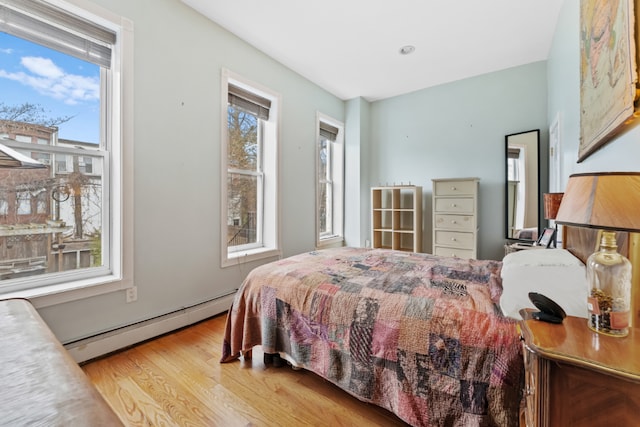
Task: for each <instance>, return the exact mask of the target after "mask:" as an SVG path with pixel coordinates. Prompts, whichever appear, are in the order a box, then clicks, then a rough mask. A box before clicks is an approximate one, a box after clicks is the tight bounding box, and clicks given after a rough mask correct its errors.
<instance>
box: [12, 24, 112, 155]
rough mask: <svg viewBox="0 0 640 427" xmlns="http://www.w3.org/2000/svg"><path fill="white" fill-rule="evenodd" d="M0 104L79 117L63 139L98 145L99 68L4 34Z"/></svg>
mask: <svg viewBox="0 0 640 427" xmlns="http://www.w3.org/2000/svg"><path fill="white" fill-rule="evenodd" d="M0 102H2V103H4V104H5V105H8V106H16V105H21V104H23V103H25V102H29V103H32V104H38V105H40V106H41V107H43V108H44V109H45V111H46V114H47V116H48V117H60V116H74V117H73V118H72V119H71V120H69V121H68V122H66V123H63V124H61V125H60V126H59V132H58V137H59V138H63V139H72V140H75V141H83V142H93V143H98V142H99V136H100V67H99V66H97V65H95V64H92V63H90V62H86V61H82V60H80V59H76V58H74V57H71V56H69V55H65V54H63V53H59V52H57V51H55V50H51V49H48V48H46V47H43V46H40V45H38V44H34V43H31V42H28V41H26V40H23V39H20V38H17V37H13V36H11V35H8V34H5V33H1V32H0Z"/></svg>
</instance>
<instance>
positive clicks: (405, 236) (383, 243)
mask: <svg viewBox="0 0 640 427" xmlns="http://www.w3.org/2000/svg"><path fill="white" fill-rule="evenodd" d="M371 227H372V232H371V245H372V247H373V248H387V249H396V250H400V251H407V252H422V187H420V186H415V185H399V186H391V187H373V188H372V189H371Z"/></svg>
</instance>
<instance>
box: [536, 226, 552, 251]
mask: <svg viewBox="0 0 640 427" xmlns="http://www.w3.org/2000/svg"><path fill="white" fill-rule="evenodd" d="M555 234H556V229H555V228H545V229H544V231H543V232H542V233H541V234H540V237H538V241H537V242H536V246H543V247H545V248H548V247H549V246H551V242H552V241H553V237H554V236H555Z"/></svg>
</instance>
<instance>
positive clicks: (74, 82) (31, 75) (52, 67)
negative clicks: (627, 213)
mask: <svg viewBox="0 0 640 427" xmlns="http://www.w3.org/2000/svg"><path fill="white" fill-rule="evenodd" d="M20 64H21V65H22V66H23V67H24V68H25V69H26V70H27V72H24V71H19V72H15V73H11V72H8V71H6V70H3V69H0V78H6V79H10V80H14V81H16V82H19V83H21V84H23V85H25V86H29V87H31V88H33V89H34V90H36V91H37V92H38V93H40V94H41V95H45V96H49V97H51V98H55V99H58V100H61V101H63V102H64V103H66V104H69V105H75V104H78V103H80V102H83V101H96V100H98V99H100V79H99V78H97V77H87V76H81V75H78V74H69V73H67V72H65V71H64V70H63V69H62V68H60V67H58V66H57V65H56V64H54V62H53V61H52V60H51V59H48V58H41V57H35V56H25V57H23V58H22V59H21V61H20Z"/></svg>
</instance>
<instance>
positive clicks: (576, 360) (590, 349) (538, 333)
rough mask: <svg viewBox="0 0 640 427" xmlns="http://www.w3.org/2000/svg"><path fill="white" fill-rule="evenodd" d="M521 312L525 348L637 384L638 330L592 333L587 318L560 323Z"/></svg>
mask: <svg viewBox="0 0 640 427" xmlns="http://www.w3.org/2000/svg"><path fill="white" fill-rule="evenodd" d="M533 311H535V310H533V309H523V310H521V311H520V315H521V316H522V318H523V319H524V320H522V321H521V322H520V329H521V331H522V335H523V337H524V339H525V342H526V344H527V346H528V347H529V348H530V349H531V350H533V351H535V352H536V353H538V354H540V355H542V356H543V357H546V358H548V359H551V360H557V361H565V362H569V363H572V364H574V365H579V366H583V367H586V368H589V369H594V370H597V371H600V372H605V373H608V374H611V375H615V376H618V377H623V378H627V379H630V380H633V381H638V382H640V328H630V329H629V335H627V336H626V337H612V336H608V335H603V334H599V333H597V332H594V331H592V330H591V329H589V327H588V326H587V319H585V318H582V317H574V316H567V317H566V318H565V319H564V321H563V322H562V323H561V324H553V323H547V322H542V321H539V320H535V319H533V318H532V317H531V313H532V312H533Z"/></svg>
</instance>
